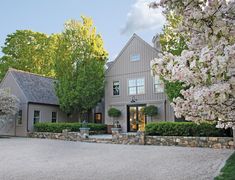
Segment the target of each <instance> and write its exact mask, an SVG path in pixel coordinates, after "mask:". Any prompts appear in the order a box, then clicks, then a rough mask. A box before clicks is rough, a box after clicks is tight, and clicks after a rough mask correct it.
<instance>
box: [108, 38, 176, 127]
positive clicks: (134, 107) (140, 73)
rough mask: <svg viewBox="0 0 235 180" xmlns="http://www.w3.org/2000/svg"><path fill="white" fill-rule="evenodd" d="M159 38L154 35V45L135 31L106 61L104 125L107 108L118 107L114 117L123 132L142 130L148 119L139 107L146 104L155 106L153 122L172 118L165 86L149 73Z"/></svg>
mask: <svg viewBox="0 0 235 180" xmlns="http://www.w3.org/2000/svg"><path fill="white" fill-rule="evenodd" d="M157 40H158V38H157V37H154V38H153V43H154V44H155V45H154V47H152V46H151V45H149V44H148V43H146V42H145V41H144V40H143V39H141V38H140V37H139V36H137V35H136V34H134V35H133V36H132V37H131V39H130V40H129V41H128V42H127V44H126V45H125V47H124V48H123V49H122V51H121V52H120V53H119V55H118V56H117V58H116V59H115V60H114V61H113V62H110V63H109V64H108V69H107V72H106V86H105V120H104V122H105V124H108V125H112V124H113V120H112V118H110V117H109V116H108V109H109V108H111V107H115V108H117V109H119V110H120V111H121V112H122V113H121V117H119V119H117V120H118V121H119V123H120V125H121V127H122V131H124V132H135V131H138V130H143V129H144V127H145V124H146V123H147V122H149V121H150V118H149V119H148V117H145V116H144V114H143V113H142V111H141V109H142V108H143V107H145V106H148V105H155V106H157V107H158V112H159V113H158V115H157V116H156V117H154V118H153V119H152V121H174V120H175V118H174V112H173V109H172V108H171V106H170V103H169V101H168V100H167V97H166V95H165V94H164V85H163V83H162V82H161V81H160V80H159V78H157V77H155V78H154V77H152V76H151V71H150V61H151V60H152V59H154V58H155V57H157V54H158V50H157V48H159V43H158V42H157Z"/></svg>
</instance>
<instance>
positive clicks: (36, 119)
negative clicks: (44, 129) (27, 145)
mask: <svg viewBox="0 0 235 180" xmlns="http://www.w3.org/2000/svg"><path fill="white" fill-rule="evenodd" d="M39 121H40V111H34V113H33V123H34V124H36V123H38V122H39Z"/></svg>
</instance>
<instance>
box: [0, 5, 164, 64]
mask: <svg viewBox="0 0 235 180" xmlns="http://www.w3.org/2000/svg"><path fill="white" fill-rule="evenodd" d="M149 2H151V0H6V1H1V2H0V24H1V25H0V46H1V47H2V46H3V45H4V42H5V39H6V37H7V35H8V34H11V33H14V32H15V31H16V30H24V29H29V30H32V31H37V32H42V33H46V34H51V33H59V32H62V31H63V28H64V27H63V26H64V23H65V21H67V20H69V19H76V20H81V18H80V17H81V16H82V15H83V16H88V17H91V18H92V19H93V21H94V25H95V26H96V29H97V32H98V33H99V34H101V36H102V38H103V40H104V46H105V49H106V50H107V51H108V53H109V60H114V59H115V57H116V56H117V55H118V53H119V52H120V51H121V49H122V48H123V47H124V46H125V44H126V42H127V41H128V40H129V38H130V37H131V36H132V34H133V33H136V34H138V35H139V36H140V37H142V38H143V39H144V40H145V41H147V42H148V43H150V44H151V43H152V42H151V41H152V38H153V36H154V35H155V34H156V33H159V32H161V30H162V27H163V24H164V23H165V19H164V17H163V16H162V14H161V10H153V9H149V7H148V3H149ZM2 55H3V54H2V52H0V56H2Z"/></svg>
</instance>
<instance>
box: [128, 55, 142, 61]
mask: <svg viewBox="0 0 235 180" xmlns="http://www.w3.org/2000/svg"><path fill="white" fill-rule="evenodd" d="M130 60H131V61H139V60H140V54H132V55H131V56H130Z"/></svg>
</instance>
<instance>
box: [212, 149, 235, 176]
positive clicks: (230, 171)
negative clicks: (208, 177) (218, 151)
mask: <svg viewBox="0 0 235 180" xmlns="http://www.w3.org/2000/svg"><path fill="white" fill-rule="evenodd" d="M222 179H223V180H235V152H234V153H233V154H232V155H231V156H230V157H229V159H228V160H227V161H226V164H225V166H224V167H223V168H222V169H221V171H220V175H219V176H217V177H216V178H215V180H222Z"/></svg>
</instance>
